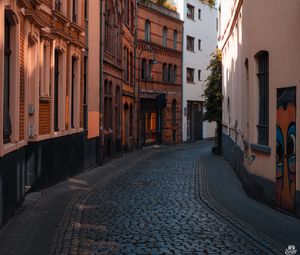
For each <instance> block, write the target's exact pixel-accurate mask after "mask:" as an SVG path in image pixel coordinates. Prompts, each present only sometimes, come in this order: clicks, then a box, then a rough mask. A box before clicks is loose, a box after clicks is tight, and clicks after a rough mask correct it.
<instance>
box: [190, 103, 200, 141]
mask: <svg viewBox="0 0 300 255" xmlns="http://www.w3.org/2000/svg"><path fill="white" fill-rule="evenodd" d="M202 139H203V102H199V101H187V140H188V141H196V140H202Z"/></svg>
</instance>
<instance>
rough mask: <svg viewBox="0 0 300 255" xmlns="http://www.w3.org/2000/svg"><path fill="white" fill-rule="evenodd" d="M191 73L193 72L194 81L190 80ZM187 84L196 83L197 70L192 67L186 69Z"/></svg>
mask: <svg viewBox="0 0 300 255" xmlns="http://www.w3.org/2000/svg"><path fill="white" fill-rule="evenodd" d="M189 71H191V72H192V73H191V74H192V80H189ZM186 82H187V83H190V84H193V83H195V69H194V68H191V67H187V68H186Z"/></svg>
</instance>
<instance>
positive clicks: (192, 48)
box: [186, 35, 195, 52]
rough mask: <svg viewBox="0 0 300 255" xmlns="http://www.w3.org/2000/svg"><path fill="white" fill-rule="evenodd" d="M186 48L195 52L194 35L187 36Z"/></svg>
mask: <svg viewBox="0 0 300 255" xmlns="http://www.w3.org/2000/svg"><path fill="white" fill-rule="evenodd" d="M190 43H192V47H191V48H190V47H189V45H190ZM186 50H188V51H191V52H195V37H192V36H190V35H187V36H186Z"/></svg>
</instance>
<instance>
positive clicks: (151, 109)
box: [141, 99, 161, 146]
mask: <svg viewBox="0 0 300 255" xmlns="http://www.w3.org/2000/svg"><path fill="white" fill-rule="evenodd" d="M159 118H160V116H159V112H158V111H157V108H156V100H155V99H142V100H141V124H142V126H141V138H142V139H141V140H142V145H143V146H146V145H152V144H156V143H160V141H161V125H160V123H161V121H160V119H159Z"/></svg>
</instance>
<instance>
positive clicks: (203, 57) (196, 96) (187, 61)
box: [176, 0, 217, 141]
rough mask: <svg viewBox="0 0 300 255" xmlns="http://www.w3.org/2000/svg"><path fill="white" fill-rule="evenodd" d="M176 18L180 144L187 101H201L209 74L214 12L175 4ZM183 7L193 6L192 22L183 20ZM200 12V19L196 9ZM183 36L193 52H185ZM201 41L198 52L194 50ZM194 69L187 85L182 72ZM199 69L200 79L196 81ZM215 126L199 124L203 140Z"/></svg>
mask: <svg viewBox="0 0 300 255" xmlns="http://www.w3.org/2000/svg"><path fill="white" fill-rule="evenodd" d="M176 4H177V8H178V11H179V13H180V17H181V19H182V20H184V36H183V119H182V120H183V141H186V140H187V115H186V114H185V113H187V110H186V109H185V108H186V107H187V101H204V98H203V96H202V95H203V93H204V89H205V80H206V79H207V77H208V75H209V71H207V70H206V69H207V66H208V64H209V61H210V59H211V54H212V53H213V52H214V51H215V49H216V46H217V25H216V23H217V21H216V19H217V10H216V9H215V8H211V7H209V6H208V5H207V4H206V3H203V2H202V1H199V0H185V1H178V0H177V1H176ZM187 4H190V5H192V6H194V7H195V9H194V20H191V19H189V18H187ZM199 9H201V19H199V17H198V10H199ZM187 35H188V36H191V37H194V38H195V39H194V52H191V51H188V50H187V49H186V45H187V39H186V38H187ZM198 40H201V50H199V49H198ZM187 67H189V68H194V69H195V73H194V83H187V80H186V76H187V74H186V69H187ZM198 70H201V80H200V81H199V80H198ZM215 126H216V125H215V123H208V122H204V123H203V138H208V137H213V136H215Z"/></svg>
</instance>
